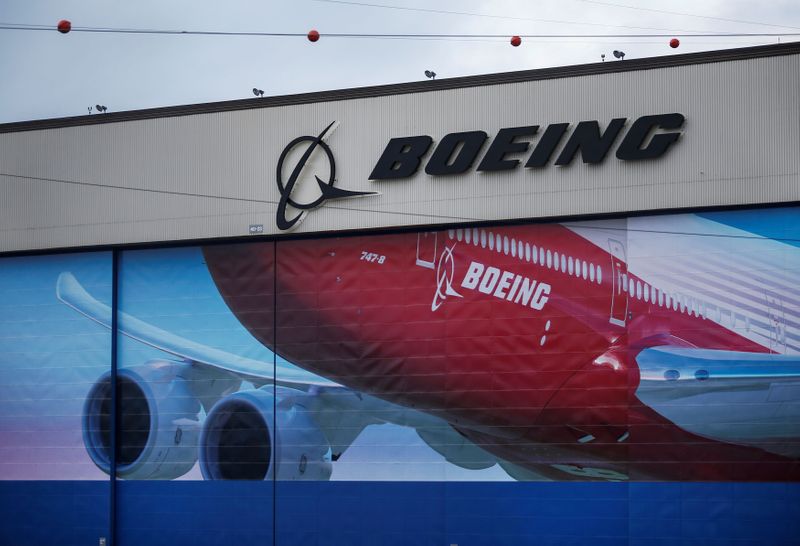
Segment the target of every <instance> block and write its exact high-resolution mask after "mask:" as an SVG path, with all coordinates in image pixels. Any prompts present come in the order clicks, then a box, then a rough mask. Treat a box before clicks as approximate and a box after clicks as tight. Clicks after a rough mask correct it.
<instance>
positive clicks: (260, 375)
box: [56, 272, 496, 468]
mask: <svg viewBox="0 0 800 546" xmlns="http://www.w3.org/2000/svg"><path fill="white" fill-rule="evenodd" d="M56 296H57V297H58V299H59V300H60V301H61V302H62V303H64V304H66V305H67V306H69V307H71V308H72V309H74V310H75V311H77V312H78V313H80V314H82V315H84V316H85V317H87V318H89V319H90V320H92V321H94V322H96V323H98V324H100V325H101V326H103V327H105V328H108V329H111V316H112V315H111V313H112V311H111V308H110V307H109V306H108V305H105V304H104V303H102V302H100V301H98V300H96V299H95V298H94V297H92V295H91V294H89V293H88V292H87V291H86V290H85V289H84V288H83V286H81V284H80V283H79V282H78V280H77V279H76V278H75V276H74V275H72V273H69V272H63V273H61V275H59V277H58V281H57V283H56ZM118 324H119V332H120V333H121V334H123V335H125V336H127V337H129V338H131V339H135V340H136V341H139V342H140V343H143V344H144V345H147V346H149V347H153V348H155V349H158V350H160V351H163V352H165V353H167V354H170V355H173V356H175V357H177V358H179V359H181V360H183V361H185V362H190V363H193V364H198V365H200V366H203V367H207V368H210V369H213V370H221V371H225V372H229V373H232V374H234V375H235V376H237V377H239V378H241V379H244V380H247V381H253V382H255V383H262V384H263V383H272V382H273V365H272V363H271V362H261V361H257V360H252V359H249V358H243V357H241V356H237V355H234V354H231V353H228V352H225V351H221V350H219V349H214V348H211V347H207V346H205V345H202V344H200V343H197V342H194V341H191V340H188V339H185V338H182V337H180V336H177V335H175V334H172V333H170V332H167V331H165V330H162V329H160V328H157V327H155V326H153V325H151V324H148V323H146V322H144V321H142V320H140V319H137V318H135V317H133V316H130V315H128V314H126V313H119V315H118ZM276 365H277V369H276V374H275V384H276V385H278V386H279V387H287V388H288V389H289V390H285V391H284V394H285V397H286V399H291V400H289V401H290V402H291V403H296V404H299V405H302V406H304V407H307V409H309V410H311V412H312V414H313V415H314V420H315V421H316V422H317V424H318V425H319V427H320V429H321V430H322V431H324V433H325V435H326V437H327V438H328V440H329V441H330V443H331V449H332V452H333V453H334V455H335V456H336V457H337V458H338V456H339V455H341V453H343V452H344V451H345V450H346V449H347V448H348V447H349V446H350V445H351V444H352V443H353V442H354V441H355V439H356V438H357V437H358V436H359V435H360V434H361V432H363V430H364V429H365V428H366V427H367V426H369V425H378V424H384V423H391V424H394V425H399V426H404V427H409V428H413V429H415V430H417V432H418V434H419V435H420V437H421V438H422V439H423V440H424V441H425V442H426V443H427V444H428V445H429V446H431V447H432V448H433V449H435V450H436V451H437V452H439V453H440V454H442V455H443V456H444V457H445V458H446V459H447V460H449V461H451V462H453V463H454V464H457V465H459V466H462V467H464V468H486V467H488V466H491V465H493V464H494V463H495V462H496V461H495V460H494V458H493V457H492V456H491V455H489V454H488V453H486V452H485V451H483V450H481V449H480V448H478V447H477V446H475V445H474V444H471V443H470V442H467V441H466V440H465V439H464V438H463V437H461V436H460V435H459V434H458V433H457V432H456V431H455V430H454V429H453V428H452V427H451V426H450V425H449V423H447V422H445V421H444V420H442V419H440V418H438V417H434V416H432V415H428V414H426V413H422V412H420V411H417V410H413V409H410V408H406V407H402V406H398V405H396V404H392V403H390V402H387V401H385V400H381V399H379V398H376V397H374V396H370V395H368V394H364V393H359V392H355V391H353V390H351V389H349V388H347V387H343V386H341V385H338V384H336V383H334V382H331V381H328V380H326V379H324V378H321V377H319V376H316V375H314V374H312V373H310V372H306V371H304V370H300V369H295V368H293V367H290V366H285V365H283V364H281V363H280V361H278V363H277V364H276ZM292 393H295V394H294V395H293V394H292ZM476 461H480V462H476ZM476 465H477V466H476Z"/></svg>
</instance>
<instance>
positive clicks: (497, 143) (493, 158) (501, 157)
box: [478, 125, 539, 171]
mask: <svg viewBox="0 0 800 546" xmlns="http://www.w3.org/2000/svg"><path fill="white" fill-rule="evenodd" d="M538 130H539V126H538V125H529V126H527V127H509V128H507V129H500V131H498V132H497V136H496V137H494V140H493V141H492V145H491V146H489V149H488V150H486V155H485V156H483V161H481V164H480V165H478V170H479V171H507V170H510V169H513V168H515V167H516V166H517V165H519V159H506V156H507V155H509V154H514V153H523V152H527V151H528V146H529V145H530V143H529V142H527V141H521V142H514V139H516V138H518V137H523V136H533V135H535V134H536V131H538Z"/></svg>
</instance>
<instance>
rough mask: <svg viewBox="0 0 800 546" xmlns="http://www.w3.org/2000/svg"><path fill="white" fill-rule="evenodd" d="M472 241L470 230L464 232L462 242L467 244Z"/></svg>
mask: <svg viewBox="0 0 800 546" xmlns="http://www.w3.org/2000/svg"><path fill="white" fill-rule="evenodd" d="M471 240H472V230H469V229H466V230H464V242H465V243H467V244H469V243H470V242H471Z"/></svg>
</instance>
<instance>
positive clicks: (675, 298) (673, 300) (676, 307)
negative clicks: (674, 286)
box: [672, 294, 678, 311]
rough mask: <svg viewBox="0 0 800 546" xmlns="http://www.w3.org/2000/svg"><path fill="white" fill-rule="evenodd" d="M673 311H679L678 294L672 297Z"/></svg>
mask: <svg viewBox="0 0 800 546" xmlns="http://www.w3.org/2000/svg"><path fill="white" fill-rule="evenodd" d="M672 310H673V311H677V310H678V295H677V294H675V295H673V296H672Z"/></svg>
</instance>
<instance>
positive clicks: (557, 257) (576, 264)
mask: <svg viewBox="0 0 800 546" xmlns="http://www.w3.org/2000/svg"><path fill="white" fill-rule="evenodd" d="M447 233H448V236H449V237H450V239H455V240H457V241H459V242H461V241H464V242H465V243H467V244H470V243H472V244H473V245H475V246H478V245H480V246H481V248H487V247H488V248H489V250H496V251H497V252H502V253H503V254H505V255H506V256H508V255H509V254H511V256H512V257H515V258H519V259H520V260H524V261H527V262H529V263H533V264H537V265H541V266H542V267H544V266H546V267H548V268H549V269H555V270H556V271H560V272H561V273H567V274H569V275H575V277H578V278H581V277H582V278H583V279H584V280H589V281H591V282H596V283H597V284H601V283H602V282H603V270H602V268H601V267H600V266H599V265H595V264H593V263H589V262H587V261H586V260H583V261H582V260H580V259H578V258H573V257H572V256H567V255H565V254H563V253H561V254H559V253H558V252H554V251H551V250H545V249H544V248H542V247H537V246H536V245H531V244H530V243H523V242H522V241H517V240H516V239H514V238H511V239H509V238H508V236H507V235H506V236H503V235H500V234H499V233H492V232H491V231H486V230H483V229H478V228H472V229H456V230H452V229H451V230H449V231H448V232H447Z"/></svg>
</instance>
